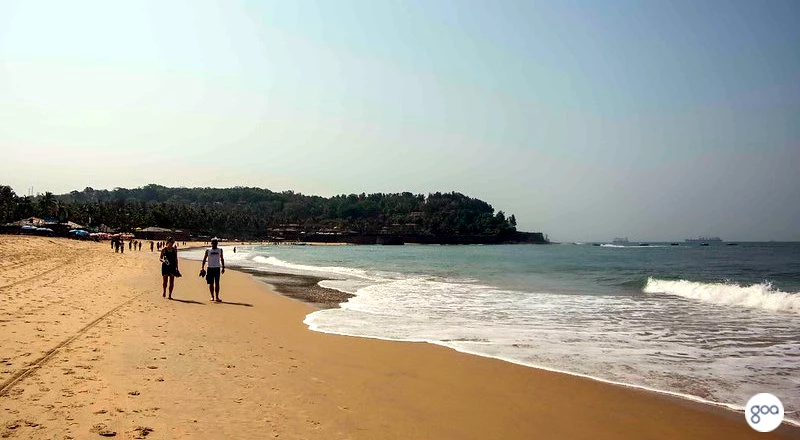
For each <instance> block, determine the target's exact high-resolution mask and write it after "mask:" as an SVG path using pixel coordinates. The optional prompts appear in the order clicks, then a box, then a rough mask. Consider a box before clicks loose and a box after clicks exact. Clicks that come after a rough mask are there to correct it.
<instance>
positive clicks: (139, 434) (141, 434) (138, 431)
mask: <svg viewBox="0 0 800 440" xmlns="http://www.w3.org/2000/svg"><path fill="white" fill-rule="evenodd" d="M151 432H153V428H149V427H147V426H137V427H135V428H133V432H131V433H132V434H133V435H134V438H145V437H147V436H148V434H150V433H151Z"/></svg>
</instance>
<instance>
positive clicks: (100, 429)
mask: <svg viewBox="0 0 800 440" xmlns="http://www.w3.org/2000/svg"><path fill="white" fill-rule="evenodd" d="M89 432H91V433H93V434H97V435H100V436H103V437H115V436H116V435H117V431H114V430H113V429H111V428H109V427H108V426H107V425H106V424H105V423H97V424H96V425H94V426H92V429H90V430H89Z"/></svg>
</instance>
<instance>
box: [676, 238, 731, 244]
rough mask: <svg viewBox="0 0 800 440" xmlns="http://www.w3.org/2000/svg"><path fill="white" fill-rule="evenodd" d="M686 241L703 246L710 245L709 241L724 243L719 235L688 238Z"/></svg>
mask: <svg viewBox="0 0 800 440" xmlns="http://www.w3.org/2000/svg"><path fill="white" fill-rule="evenodd" d="M684 241H685V242H687V243H691V244H699V245H701V246H708V245H709V243H722V239H721V238H719V237H697V238H687V239H686V240H684Z"/></svg>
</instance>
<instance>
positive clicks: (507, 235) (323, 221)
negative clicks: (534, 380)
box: [0, 185, 543, 243]
mask: <svg viewBox="0 0 800 440" xmlns="http://www.w3.org/2000/svg"><path fill="white" fill-rule="evenodd" d="M31 216H37V217H47V218H57V219H59V221H66V220H70V221H73V222H76V223H80V224H82V225H87V226H88V227H90V228H93V227H99V226H100V225H105V226H107V227H110V228H114V229H116V230H120V231H132V230H134V229H135V228H137V227H138V228H144V227H148V226H158V227H162V228H170V229H182V230H186V231H190V232H191V233H192V234H194V235H196V236H207V235H219V236H225V237H231V238H234V237H235V238H238V239H301V238H306V239H309V241H351V242H360V241H363V242H371V241H373V240H374V239H376V237H377V240H378V242H380V237H384V238H385V237H396V238H397V239H399V240H401V241H416V242H430V243H450V242H453V243H462V242H463V243H473V242H474V243H483V242H485V243H498V242H536V241H543V240H536V239H535V237H534V236H533V235H535V236H537V237H540V238H541V234H533V235H531V234H525V233H518V232H517V230H516V218H515V216H514V215H510V216H506V215H505V213H504V212H503V211H498V212H495V210H494V208H493V207H492V206H491V205H490V204H488V203H486V202H484V201H482V200H479V199H475V198H471V197H468V196H465V195H463V194H460V193H457V192H451V193H439V192H437V193H433V194H428V195H427V196H425V195H422V194H412V193H409V192H404V193H395V194H383V193H376V194H364V193H362V194H358V195H357V194H349V195H337V196H334V197H330V198H324V197H319V196H308V195H304V194H300V193H295V192H293V191H284V192H273V191H270V190H267V189H261V188H250V187H235V188H225V189H220V188H168V187H165V186H160V185H147V186H144V187H141V188H135V189H127V188H116V189H114V190H95V189H92V188H86V189H84V190H83V191H72V192H70V193H69V194H62V195H54V194H52V193H45V194H43V195H38V196H35V197H30V196H24V197H20V196H17V195H16V194H15V193H14V191H13V190H12V189H11V188H10V187H8V186H0V221H2V223H7V222H10V221H14V220H18V219H21V218H26V217H31ZM358 237H362V238H364V239H363V240H359V239H358Z"/></svg>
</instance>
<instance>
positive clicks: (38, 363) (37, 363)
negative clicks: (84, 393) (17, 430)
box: [0, 295, 140, 397]
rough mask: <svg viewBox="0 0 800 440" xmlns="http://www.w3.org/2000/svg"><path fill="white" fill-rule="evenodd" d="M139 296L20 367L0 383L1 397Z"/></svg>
mask: <svg viewBox="0 0 800 440" xmlns="http://www.w3.org/2000/svg"><path fill="white" fill-rule="evenodd" d="M137 298H140V297H139V296H138V295H135V296H133V297H131V298H128V299H127V300H125V301H124V302H123V303H121V304H119V305H117V306H116V307H114V308H113V309H111V310H109V311H108V312H106V313H104V314H103V315H102V316H100V317H98V318H96V319H95V320H93V321H92V322H90V323H88V324H86V325H85V326H83V327H81V328H80V329H79V330H78V331H77V332H75V333H73V334H72V336H70V337H68V338H67V339H65V340H63V341H61V342H60V343H59V344H58V345H56V346H55V347H53V348H51V349H50V350H48V351H47V352H45V353H44V354H43V355H42V356H40V357H39V358H37V359H36V360H34V361H33V362H31V363H29V364H28V365H27V366H26V367H24V368H22V369H20V370H19V371H17V372H16V373H14V374H12V375H11V377H10V378H8V379H7V380H6V381H4V382H3V383H2V384H0V397H5V396H6V394H8V392H9V391H10V390H11V388H12V387H14V385H16V384H18V383H19V382H21V381H22V380H23V379H25V378H26V377H28V376H29V375H30V374H31V373H33V372H35V371H36V370H38V369H39V368H41V367H42V366H44V364H46V363H47V361H49V360H50V359H51V358H52V357H53V356H55V354H56V353H57V352H58V350H59V349H61V348H63V347H65V346H67V345H69V344H70V343H72V342H73V341H74V340H76V339H78V338H79V337H80V336H81V335H83V334H84V333H86V332H87V331H88V330H89V329H91V328H92V327H94V326H95V325H97V324H98V323H99V322H100V321H102V320H103V319H105V318H107V317H108V316H110V315H111V314H113V313H114V312H116V311H117V310H119V309H121V308H122V307H124V306H126V305H128V304H130V303H131V302H133V300H135V299H137Z"/></svg>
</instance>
